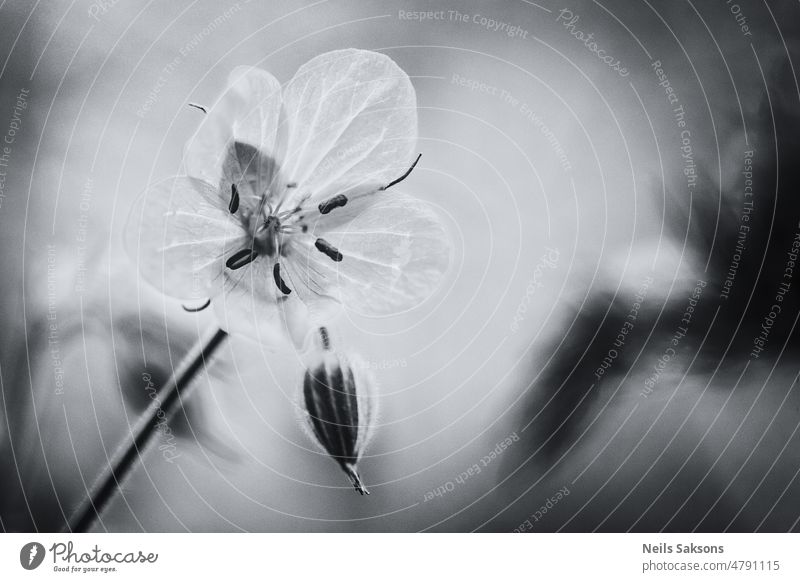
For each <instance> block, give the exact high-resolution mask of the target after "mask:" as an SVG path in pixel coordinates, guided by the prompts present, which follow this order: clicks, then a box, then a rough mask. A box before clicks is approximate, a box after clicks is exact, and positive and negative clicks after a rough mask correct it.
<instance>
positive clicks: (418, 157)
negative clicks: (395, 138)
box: [381, 154, 422, 190]
mask: <svg viewBox="0 0 800 582" xmlns="http://www.w3.org/2000/svg"><path fill="white" fill-rule="evenodd" d="M421 157H422V154H419V155H418V156H417V159H416V160H414V163H413V164H411V167H410V168H409V169H408V170H406V173H405V174H403V175H402V176H400V177H399V178H397V180H394V181H393V182H389V183H388V184H387V185H386V186H384V187H383V188H381V190H388V189H389V188H391V187H392V186H394V185H395V184H399V183H400V182H402V181H403V180H405V179H406V178H408V175H409V174H410V173H411V172H412V170H413V169H414V168H415V167H416V166H417V162H419V159H420V158H421Z"/></svg>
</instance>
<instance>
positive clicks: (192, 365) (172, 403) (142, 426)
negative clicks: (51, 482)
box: [68, 329, 228, 533]
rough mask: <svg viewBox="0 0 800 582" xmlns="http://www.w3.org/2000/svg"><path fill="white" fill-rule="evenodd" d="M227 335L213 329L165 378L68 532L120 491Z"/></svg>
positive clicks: (94, 516)
mask: <svg viewBox="0 0 800 582" xmlns="http://www.w3.org/2000/svg"><path fill="white" fill-rule="evenodd" d="M227 336H228V334H227V333H226V332H224V331H222V330H221V329H213V330H212V331H210V332H209V333H208V334H207V335H206V336H204V337H203V338H201V339H200V340H199V341H198V342H197V343H196V344H195V345H194V346H193V347H192V349H191V350H190V351H189V353H188V354H187V355H186V357H185V358H184V359H183V361H182V362H181V364H180V365H179V366H178V368H177V369H175V370H174V371H173V373H172V376H171V377H170V379H169V381H168V382H167V383H166V384H165V385H164V387H163V388H161V390H159V392H158V401H157V402H153V403H151V405H150V406H149V407H148V409H147V410H146V411H145V412H144V413H143V414H142V417H141V418H140V419H139V421H138V422H137V423H136V425H135V426H134V427H133V428H132V430H131V436H132V437H133V438H132V439H131V440H130V441H127V442H125V443H123V444H122V445H121V446H120V447H119V449H118V450H117V452H116V453H115V454H114V456H113V458H112V459H111V461H110V463H109V465H108V467H107V468H106V469H105V470H104V472H103V473H102V474H101V475H100V476H99V477H98V479H97V481H96V482H95V485H94V486H93V487H92V489H91V491H89V492H87V496H86V498H85V499H84V500H83V503H82V504H81V506H80V507H79V508H78V510H77V511H76V512H75V513H74V514H73V516H72V518H71V519H70V522H69V524H68V527H69V531H72V532H74V533H79V532H87V531H89V530H90V529H91V528H92V527H93V526H94V524H95V522H96V521H97V520H99V519H100V516H101V515H102V514H103V511H104V510H105V509H106V508H107V507H108V505H109V504H110V503H111V501H112V500H113V499H114V497H115V496H116V495H117V493H119V492H120V490H121V487H122V484H123V483H124V482H125V480H126V478H127V477H129V476H130V474H131V473H132V472H133V470H134V469H135V468H136V467H137V465H138V463H139V461H141V460H142V458H143V457H144V455H145V454H146V452H147V449H148V447H149V446H150V445H151V444H153V442H154V440H155V436H156V434H157V432H158V427H159V425H160V424H163V423H164V422H165V420H169V419H170V418H172V417H173V416H174V415H175V413H176V412H177V411H178V410H179V409H180V408H181V407H182V406H183V402H184V400H185V399H186V398H188V397H189V396H190V394H191V390H192V387H193V385H194V384H195V382H194V379H195V378H196V377H197V375H198V374H199V373H200V372H202V371H203V370H204V369H205V367H206V365H207V363H208V360H209V359H210V358H211V357H212V356H213V355H214V352H215V351H216V350H217V348H219V347H220V346H221V345H222V343H223V342H224V340H225V338H226V337H227ZM159 413H161V415H162V416H161V418H159V416H158V415H159Z"/></svg>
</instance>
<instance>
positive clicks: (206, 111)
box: [187, 103, 208, 113]
mask: <svg viewBox="0 0 800 582" xmlns="http://www.w3.org/2000/svg"><path fill="white" fill-rule="evenodd" d="M187 105H188V106H189V107H194V108H195V109H199V110H200V111H202V112H203V113H208V110H207V109H206V108H205V107H203V106H202V105H198V104H197V103H187Z"/></svg>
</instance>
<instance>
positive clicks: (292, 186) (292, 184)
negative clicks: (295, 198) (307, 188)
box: [286, 182, 297, 188]
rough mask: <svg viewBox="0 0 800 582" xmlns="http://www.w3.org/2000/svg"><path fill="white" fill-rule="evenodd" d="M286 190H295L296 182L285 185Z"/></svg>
mask: <svg viewBox="0 0 800 582" xmlns="http://www.w3.org/2000/svg"><path fill="white" fill-rule="evenodd" d="M286 187H287V188H297V182H289V183H288V184H286Z"/></svg>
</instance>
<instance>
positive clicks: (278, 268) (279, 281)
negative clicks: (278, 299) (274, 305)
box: [272, 263, 292, 295]
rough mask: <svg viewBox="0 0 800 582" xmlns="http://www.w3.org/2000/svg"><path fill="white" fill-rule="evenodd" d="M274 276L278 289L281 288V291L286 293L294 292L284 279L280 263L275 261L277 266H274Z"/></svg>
mask: <svg viewBox="0 0 800 582" xmlns="http://www.w3.org/2000/svg"><path fill="white" fill-rule="evenodd" d="M272 276H273V278H274V279H275V285H277V286H278V289H280V291H281V293H283V294H284V295H288V294H289V293H291V292H292V290H291V289H289V287H288V286H287V285H286V283H284V281H283V279H282V278H281V264H280V263H275V266H274V267H272Z"/></svg>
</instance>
